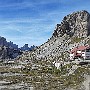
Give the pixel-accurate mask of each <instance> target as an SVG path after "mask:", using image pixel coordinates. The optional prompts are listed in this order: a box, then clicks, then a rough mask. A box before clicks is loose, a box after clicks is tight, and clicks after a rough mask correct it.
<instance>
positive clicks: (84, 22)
mask: <svg viewBox="0 0 90 90" xmlns="http://www.w3.org/2000/svg"><path fill="white" fill-rule="evenodd" d="M86 44H90V14H89V12H87V11H85V10H82V11H77V12H74V13H72V14H69V15H67V16H65V17H64V18H63V20H62V22H61V24H57V25H56V28H55V30H54V33H53V35H52V37H51V38H50V39H49V40H48V41H47V42H45V43H44V44H42V45H41V46H39V47H37V48H36V49H34V51H33V52H29V54H27V55H26V56H28V57H27V58H29V59H32V60H34V59H35V60H36V59H37V60H39V59H51V60H55V59H57V60H66V59H69V52H70V50H71V49H72V48H74V47H76V46H78V45H86ZM24 57H25V55H24Z"/></svg>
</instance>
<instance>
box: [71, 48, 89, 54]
mask: <svg viewBox="0 0 90 90" xmlns="http://www.w3.org/2000/svg"><path fill="white" fill-rule="evenodd" d="M88 48H90V46H78V47H75V48H73V49H72V50H71V53H74V52H76V51H79V50H80V51H82V50H85V49H88Z"/></svg>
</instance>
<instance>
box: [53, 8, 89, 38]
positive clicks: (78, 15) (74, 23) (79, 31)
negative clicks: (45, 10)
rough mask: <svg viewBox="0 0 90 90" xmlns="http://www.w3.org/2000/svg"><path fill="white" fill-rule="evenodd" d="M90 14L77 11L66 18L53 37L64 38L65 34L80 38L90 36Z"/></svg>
mask: <svg viewBox="0 0 90 90" xmlns="http://www.w3.org/2000/svg"><path fill="white" fill-rule="evenodd" d="M89 23H90V14H89V13H88V12H87V11H85V10H82V11H77V12H74V13H72V14H69V15H67V16H65V17H64V18H63V20H62V22H61V24H57V26H56V29H55V31H54V33H53V37H62V36H63V35H64V34H67V35H69V36H70V37H71V36H73V35H74V36H78V37H87V36H88V35H90V25H89Z"/></svg>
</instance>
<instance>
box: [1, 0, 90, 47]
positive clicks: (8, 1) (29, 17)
mask: <svg viewBox="0 0 90 90" xmlns="http://www.w3.org/2000/svg"><path fill="white" fill-rule="evenodd" d="M80 10H87V11H88V12H90V0H87V1H86V0H0V36H4V37H5V38H7V41H13V42H14V43H16V44H18V45H19V47H21V46H23V45H24V44H25V43H28V44H29V46H31V45H37V46H38V45H41V44H42V43H44V42H46V41H47V40H48V38H50V37H51V36H52V33H53V32H54V29H55V26H56V24H58V23H60V22H61V20H62V19H63V17H64V16H65V15H67V14H70V13H72V12H74V11H80Z"/></svg>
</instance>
